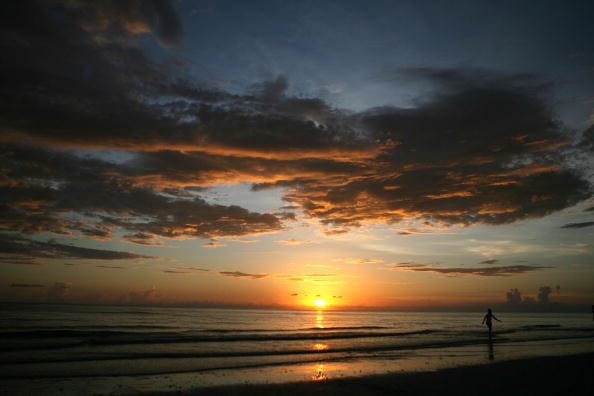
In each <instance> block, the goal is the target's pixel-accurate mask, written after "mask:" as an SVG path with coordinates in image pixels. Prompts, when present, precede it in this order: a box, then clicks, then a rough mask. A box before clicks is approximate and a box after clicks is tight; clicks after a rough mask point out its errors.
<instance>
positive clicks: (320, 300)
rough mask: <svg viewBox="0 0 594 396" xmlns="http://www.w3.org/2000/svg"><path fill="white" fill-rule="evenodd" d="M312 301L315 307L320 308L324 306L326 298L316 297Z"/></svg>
mask: <svg viewBox="0 0 594 396" xmlns="http://www.w3.org/2000/svg"><path fill="white" fill-rule="evenodd" d="M313 303H314V305H315V306H316V308H319V309H322V308H324V307H325V306H326V300H324V299H323V298H316V299H315V300H314V302H313Z"/></svg>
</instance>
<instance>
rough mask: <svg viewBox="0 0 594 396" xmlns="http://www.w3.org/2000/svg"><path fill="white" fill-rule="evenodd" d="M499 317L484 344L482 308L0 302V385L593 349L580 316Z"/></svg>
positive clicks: (305, 373) (236, 374)
mask: <svg viewBox="0 0 594 396" xmlns="http://www.w3.org/2000/svg"><path fill="white" fill-rule="evenodd" d="M495 314H496V315H497V317H498V318H499V319H501V320H502V322H494V335H493V337H491V338H490V337H489V336H488V333H487V330H486V327H485V326H484V325H483V324H482V323H481V321H482V318H483V315H484V313H481V312H474V313H459V312H458V313H450V312H369V311H367V312H361V311H356V312H351V311H332V310H318V311H316V310H304V311H297V310H264V309H213V308H174V307H154V306H93V305H50V304H40V305H35V304H12V305H0V315H2V316H1V318H2V319H1V320H0V340H1V341H0V382H1V383H2V384H4V385H7V386H8V385H12V388H11V387H5V389H14V386H16V385H19V386H20V385H21V384H26V385H31V386H35V385H36V386H37V387H38V389H43V390H44V392H46V390H47V387H48V386H50V385H52V386H54V388H55V387H56V386H58V387H59V389H64V387H66V388H67V389H68V386H70V387H72V386H73V384H78V385H76V386H78V387H77V388H76V389H78V390H79V391H80V392H81V394H82V393H86V392H87V391H89V389H94V390H95V391H96V390H97V387H99V388H101V386H103V387H106V386H108V387H111V388H109V389H106V393H114V389H113V386H115V385H114V384H118V386H120V387H121V386H122V384H126V388H125V389H128V390H132V389H134V390H162V389H161V388H163V387H164V382H163V380H164V379H167V380H168V381H169V385H168V386H169V387H171V386H175V387H176V389H185V388H189V387H200V386H211V385H220V384H234V383H262V382H289V381H304V380H325V379H331V378H338V377H343V376H357V375H369V374H380V373H386V372H396V371H403V370H404V371H410V370H434V369H439V368H442V367H449V366H452V365H460V364H480V363H488V362H490V361H498V360H505V359H513V358H523V357H533V356H546V355H551V354H552V355H558V354H567V353H579V352H591V351H594V322H593V321H592V316H591V315H589V314H587V313H585V314H575V313H573V314H570V313H529V314H528V313H503V312H502V313H499V312H496V313H495ZM106 379H109V381H106ZM172 384H173V385H172ZM81 386H82V388H81ZM89 387H90V388H89ZM46 393H47V392H46ZM75 393H76V392H75ZM123 393H125V392H123Z"/></svg>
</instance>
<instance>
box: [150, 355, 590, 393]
mask: <svg viewBox="0 0 594 396" xmlns="http://www.w3.org/2000/svg"><path fill="white" fill-rule="evenodd" d="M593 368H594V354H583V355H573V356H557V357H543V358H534V359H525V360H514V361H505V362H493V363H490V364H484V365H479V366H470V367H457V368H451V369H444V370H441V371H437V372H423V373H402V374H386V375H377V376H369V377H360V378H341V379H334V380H332V379H329V380H325V381H316V382H308V383H292V384H273V385H236V386H222V387H213V388H203V389H196V390H193V391H188V392H177V393H170V395H173V394H184V395H197V396H204V395H211V396H215V395H216V396H239V395H242V396H245V395H258V396H273V395H274V396H299V395H308V396H309V395H320V396H321V395H323V396H334V395H345V396H346V395H352V396H355V395H356V396H360V395H365V396H369V395H440V394H441V395H481V396H488V395H498V396H501V395H539V396H542V395H570V396H576V395H592V394H594V369H593ZM158 394H159V395H163V393H158ZM155 395H157V394H155Z"/></svg>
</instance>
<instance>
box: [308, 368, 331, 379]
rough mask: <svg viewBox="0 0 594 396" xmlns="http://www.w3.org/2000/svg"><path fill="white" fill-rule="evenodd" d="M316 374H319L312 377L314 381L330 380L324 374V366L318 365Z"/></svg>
mask: <svg viewBox="0 0 594 396" xmlns="http://www.w3.org/2000/svg"><path fill="white" fill-rule="evenodd" d="M316 372H317V374H316V375H314V376H312V377H311V380H312V381H324V380H327V379H328V376H327V375H326V373H325V372H324V365H323V364H318V365H317V366H316Z"/></svg>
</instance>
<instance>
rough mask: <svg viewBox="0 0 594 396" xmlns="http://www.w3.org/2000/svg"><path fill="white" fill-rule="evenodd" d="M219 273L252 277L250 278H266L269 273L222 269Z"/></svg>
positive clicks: (235, 276)
mask: <svg viewBox="0 0 594 396" xmlns="http://www.w3.org/2000/svg"><path fill="white" fill-rule="evenodd" d="M219 274H221V275H225V276H230V277H232V278H250V279H261V278H266V277H268V276H269V275H268V274H247V273H245V272H241V271H220V272H219Z"/></svg>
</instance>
